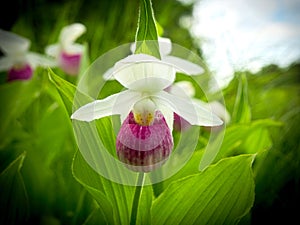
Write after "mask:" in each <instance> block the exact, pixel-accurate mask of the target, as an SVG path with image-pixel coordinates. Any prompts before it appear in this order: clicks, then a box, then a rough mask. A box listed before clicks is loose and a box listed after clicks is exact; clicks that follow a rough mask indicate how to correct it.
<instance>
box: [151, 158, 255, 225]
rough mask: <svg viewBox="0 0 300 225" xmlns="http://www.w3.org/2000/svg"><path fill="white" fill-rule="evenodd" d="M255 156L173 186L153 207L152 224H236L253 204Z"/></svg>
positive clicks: (223, 163) (223, 164)
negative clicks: (253, 165) (253, 163)
mask: <svg viewBox="0 0 300 225" xmlns="http://www.w3.org/2000/svg"><path fill="white" fill-rule="evenodd" d="M253 158H254V157H253V155H242V156H236V157H232V158H227V159H224V160H222V161H220V162H219V163H218V164H216V165H213V166H210V167H208V168H207V169H206V170H205V171H203V172H201V173H199V174H197V175H192V176H189V177H187V178H184V179H181V180H179V181H176V182H173V183H172V184H171V185H170V186H169V187H168V188H167V189H166V190H165V191H164V193H163V194H161V195H160V196H159V197H158V198H157V199H156V200H155V201H154V204H153V206H152V214H151V216H152V222H153V224H174V225H176V224H197V225H198V224H199V225H201V224H235V223H237V222H238V221H239V219H241V218H242V217H243V216H244V215H246V214H247V213H248V212H249V210H250V209H251V207H252V205H253V201H254V180H253V174H252V169H251V166H252V161H253Z"/></svg>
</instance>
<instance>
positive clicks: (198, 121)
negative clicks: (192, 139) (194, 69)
mask: <svg viewBox="0 0 300 225" xmlns="http://www.w3.org/2000/svg"><path fill="white" fill-rule="evenodd" d="M155 97H156V99H155V101H156V102H158V104H162V105H164V106H166V107H168V106H169V107H170V108H171V109H172V110H173V111H174V112H175V113H177V114H178V115H179V116H181V117H182V118H184V119H185V120H187V121H188V122H189V123H190V124H192V125H199V126H218V125H221V124H222V123H223V121H222V120H221V119H220V118H218V117H217V116H216V115H214V114H213V113H212V112H211V111H210V110H208V109H206V108H205V107H203V105H199V104H196V103H195V102H194V101H192V100H190V101H187V99H186V98H182V97H179V96H175V95H171V94H169V93H167V92H165V91H161V92H159V93H157V94H156V96H155Z"/></svg>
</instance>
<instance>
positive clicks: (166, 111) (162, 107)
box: [154, 101, 174, 132]
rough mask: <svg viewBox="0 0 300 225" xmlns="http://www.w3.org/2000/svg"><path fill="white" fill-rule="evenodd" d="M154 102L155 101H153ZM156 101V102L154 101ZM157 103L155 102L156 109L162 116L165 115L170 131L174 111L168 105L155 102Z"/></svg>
mask: <svg viewBox="0 0 300 225" xmlns="http://www.w3.org/2000/svg"><path fill="white" fill-rule="evenodd" d="M154 102H155V101H154ZM155 103H156V102H155ZM157 103H158V104H156V106H157V109H158V110H159V111H160V112H161V113H162V114H163V116H164V117H165V120H166V123H167V125H168V127H169V129H170V131H171V132H172V130H173V123H174V113H173V111H172V109H170V107H166V106H165V105H163V104H159V102H157Z"/></svg>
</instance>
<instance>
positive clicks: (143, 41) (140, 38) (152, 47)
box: [135, 0, 160, 59]
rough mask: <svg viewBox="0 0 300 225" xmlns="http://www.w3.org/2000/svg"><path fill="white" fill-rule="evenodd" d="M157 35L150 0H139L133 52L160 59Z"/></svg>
mask: <svg viewBox="0 0 300 225" xmlns="http://www.w3.org/2000/svg"><path fill="white" fill-rule="evenodd" d="M157 36H158V35H157V27H156V22H155V18H154V13H153V9H152V3H151V0H141V3H140V11H139V20H138V28H137V32H136V39H135V41H136V49H135V53H136V54H138V53H144V54H148V55H152V56H155V57H157V58H159V59H160V53H159V45H158V41H157V39H158V37H157Z"/></svg>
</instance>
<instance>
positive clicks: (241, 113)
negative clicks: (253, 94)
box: [232, 73, 251, 123]
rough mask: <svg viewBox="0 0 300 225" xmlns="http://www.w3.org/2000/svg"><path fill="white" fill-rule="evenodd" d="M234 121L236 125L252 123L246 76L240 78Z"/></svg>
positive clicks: (242, 75) (233, 115)
mask: <svg viewBox="0 0 300 225" xmlns="http://www.w3.org/2000/svg"><path fill="white" fill-rule="evenodd" d="M232 120H233V121H234V122H236V123H249V122H250V121H251V108H250V104H249V98H248V82H247V77H246V74H244V73H242V74H241V75H240V76H239V86H238V91H237V95H236V99H235V105H234V110H233V114H232Z"/></svg>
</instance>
